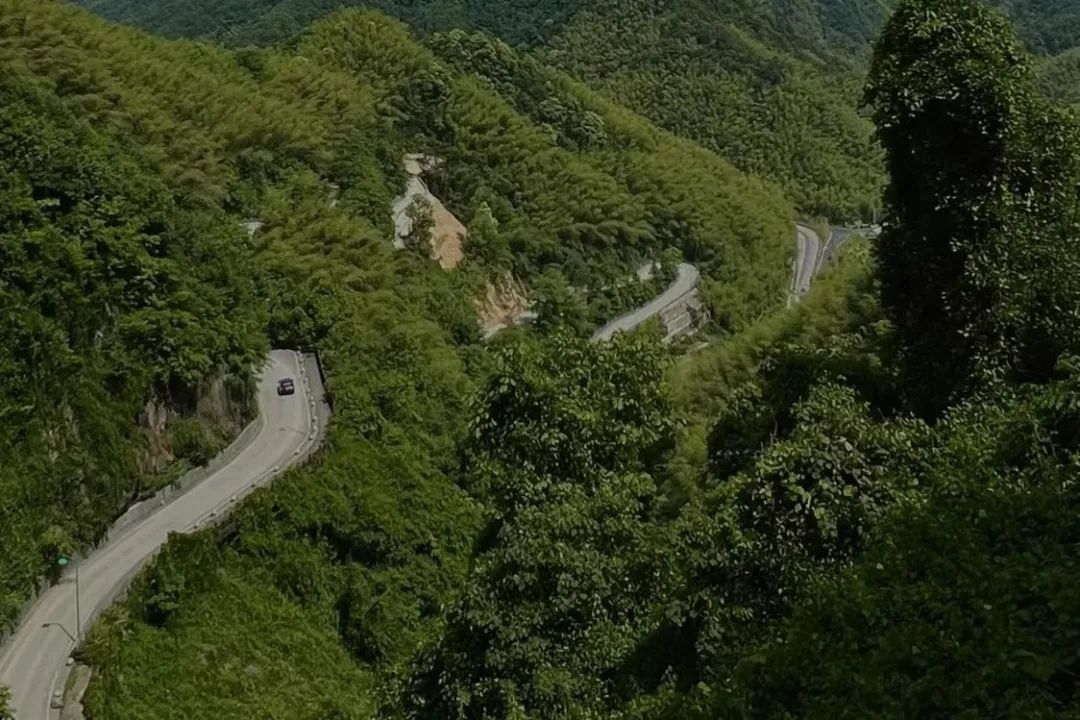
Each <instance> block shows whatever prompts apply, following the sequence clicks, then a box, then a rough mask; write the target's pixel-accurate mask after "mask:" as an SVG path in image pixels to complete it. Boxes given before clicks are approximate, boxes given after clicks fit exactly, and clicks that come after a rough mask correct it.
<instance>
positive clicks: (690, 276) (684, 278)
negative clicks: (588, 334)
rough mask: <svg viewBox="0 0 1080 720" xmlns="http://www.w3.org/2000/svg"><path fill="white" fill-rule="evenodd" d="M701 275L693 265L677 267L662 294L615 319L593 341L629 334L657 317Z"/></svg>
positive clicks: (598, 331)
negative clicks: (672, 278) (673, 277)
mask: <svg viewBox="0 0 1080 720" xmlns="http://www.w3.org/2000/svg"><path fill="white" fill-rule="evenodd" d="M700 277H701V273H699V272H698V269H697V268H696V267H694V266H693V265H690V264H688V263H682V264H681V265H679V275H678V277H676V278H675V282H673V283H672V284H671V287H669V288H668V289H667V290H665V291H664V292H662V293H660V294H659V295H657V296H656V297H655V298H653V299H652V300H650V301H649V302H647V303H646V304H644V305H642V306H641V307H639V308H638V309H637V310H634V311H632V312H629V313H627V314H625V315H622V316H620V317H617V318H615V319H614V320H612V321H611V322H609V323H608V324H607V325H605V326H604V327H602V328H600V329H599V330H597V331H596V333H595V334H594V335H593V336H592V339H593V340H594V341H597V340H605V341H606V340H610V339H611V338H612V337H614V336H615V333H617V332H630V331H631V330H633V329H634V328H636V327H637V326H639V325H641V324H642V323H643V322H645V321H646V320H648V319H649V318H651V317H654V316H656V315H659V314H660V313H661V311H663V310H664V308H666V307H667V306H669V305H671V304H672V303H673V302H675V301H676V300H678V299H679V298H681V297H682V296H683V295H685V294H686V293H688V292H690V291H691V290H693V289H694V287H696V286H697V284H698V278H700Z"/></svg>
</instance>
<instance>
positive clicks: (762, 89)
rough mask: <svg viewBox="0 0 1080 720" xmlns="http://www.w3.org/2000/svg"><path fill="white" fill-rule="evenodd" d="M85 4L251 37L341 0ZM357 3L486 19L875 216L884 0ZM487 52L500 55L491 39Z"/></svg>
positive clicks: (854, 211)
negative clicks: (867, 69)
mask: <svg viewBox="0 0 1080 720" xmlns="http://www.w3.org/2000/svg"><path fill="white" fill-rule="evenodd" d="M83 4H85V5H86V6H88V7H90V8H92V9H94V10H96V11H98V12H101V13H102V14H104V15H105V16H106V17H109V18H112V19H116V20H120V21H124V22H130V23H134V24H137V25H140V26H142V27H145V28H148V29H152V30H155V31H158V32H163V33H165V34H169V35H180V36H188V37H191V36H207V37H213V38H215V39H218V40H220V41H223V42H225V43H226V44H230V45H243V44H247V43H256V44H266V43H272V42H276V41H281V40H283V39H285V38H288V37H290V36H292V35H294V34H296V33H299V32H300V31H301V30H302V29H303V28H304V27H306V25H307V24H308V23H310V22H311V21H312V20H314V19H315V18H317V17H319V16H321V15H323V14H325V13H327V12H328V11H330V10H331V9H334V8H337V7H338V6H340V5H341V4H342V3H341V2H340V1H339V0H335V2H327V1H325V0H285V1H284V2H276V1H274V0H264V1H263V2H252V1H251V0H231V1H230V2H214V3H200V2H191V1H190V0H184V1H183V2H172V1H169V0H164V1H159V2H132V1H131V0H88V1H87V2H84V3H83ZM346 4H349V5H363V6H369V7H375V8H378V9H380V10H384V11H386V12H388V13H391V14H394V15H396V16H398V17H400V18H402V19H404V20H406V21H407V22H409V23H410V24H411V25H412V26H413V27H414V28H416V29H417V30H419V31H421V32H423V33H428V32H432V31H435V32H439V31H445V30H449V29H452V28H455V29H463V30H466V31H471V30H474V29H481V30H484V31H486V32H487V33H491V34H493V35H495V36H497V37H499V38H502V39H504V40H505V41H507V42H509V43H511V44H512V45H518V46H527V47H531V48H534V50H535V55H536V56H537V57H539V58H541V59H542V60H543V61H544V62H546V63H548V64H550V65H552V66H554V67H558V68H560V69H562V70H564V71H566V72H568V73H569V74H571V75H572V76H574V77H576V78H577V79H579V80H582V81H585V82H586V83H587V84H589V85H591V86H593V87H594V88H595V89H598V90H601V91H603V92H605V93H607V94H608V96H610V97H611V98H613V99H615V100H617V101H619V102H621V103H623V104H625V105H626V106H628V107H630V108H631V109H633V110H636V111H638V112H640V113H642V114H643V115H645V116H646V117H648V118H650V119H651V120H653V121H654V122H656V123H657V124H659V125H660V126H662V127H664V128H666V129H668V130H671V131H673V132H675V133H677V134H679V135H681V136H683V137H687V138H691V139H693V140H696V141H697V142H699V143H700V144H702V145H704V146H705V147H708V148H710V149H712V150H714V151H716V152H718V153H720V154H721V155H723V156H724V157H726V158H728V159H729V160H731V161H732V162H734V163H735V164H736V165H737V166H738V167H739V168H741V169H743V170H745V171H747V172H751V173H753V174H758V175H762V176H764V177H767V178H769V179H771V180H773V181H775V182H778V183H780V184H782V185H783V186H784V188H785V190H786V191H787V192H788V196H789V197H790V198H791V200H792V201H793V202H794V203H795V205H796V206H797V207H799V208H800V209H801V210H803V211H804V212H806V213H808V214H811V215H814V214H826V215H832V216H834V217H836V218H838V219H840V218H851V217H856V216H858V215H865V216H867V217H869V216H870V214H871V212H872V210H873V209H874V208H876V207H877V197H878V191H879V188H880V183H881V179H880V176H881V173H880V165H879V162H878V160H877V157H876V152H875V151H874V149H873V148H872V145H871V142H870V126H869V124H868V123H867V122H866V121H865V120H864V119H862V118H860V117H859V116H858V114H857V113H856V112H855V109H854V105H855V102H854V101H855V99H856V97H857V88H858V72H857V70H856V68H857V67H858V61H857V59H856V58H859V57H861V56H862V55H863V54H865V48H866V43H867V41H868V40H869V39H870V37H871V36H872V34H873V32H874V30H875V29H876V28H877V27H878V26H879V25H880V22H881V20H882V19H883V16H884V13H885V9H884V4H883V3H881V2H879V1H878V0H858V1H857V2H856V1H854V0H847V1H846V2H837V1H835V0H833V1H830V2H826V1H824V0H802V1H800V2H796V3H791V2H781V1H780V0H771V1H770V2H767V3H758V4H753V3H746V2H738V1H736V0H724V1H723V2H703V1H700V0H695V1H694V2H680V3H656V2H655V1H654V0H633V1H632V2H613V1H611V0H545V1H544V2H536V3H526V4H525V5H522V4H521V3H514V2H508V1H507V0H501V1H498V2H490V1H488V2H463V3H445V2H430V1H420V2H416V1H413V2H407V1H405V2H403V1H400V0H371V1H368V0H354V1H353V2H348V3H346ZM210 6H212V7H210ZM488 42H490V41H488ZM472 43H473V47H472V48H471V50H472V51H473V52H471V53H470V57H468V58H459V59H462V60H465V61H466V63H465V64H466V66H468V61H471V60H474V59H478V58H477V55H476V52H475V51H477V50H478V48H477V47H476V46H477V44H483V41H479V40H475V39H474V40H473V41H472ZM439 44H440V45H442V47H443V48H445V47H446V45H445V43H439ZM479 51H480V52H482V53H487V54H488V57H487V58H486V59H490V60H499V59H498V58H496V57H495V56H494V55H492V53H493V50H492V49H490V48H489V49H483V48H479ZM494 53H495V54H496V55H497V54H504V50H500V49H496V50H494ZM500 62H501V64H503V65H504V69H505V64H506V63H505V62H502V61H501V60H500ZM541 109H542V110H544V111H545V112H547V113H548V114H549V115H550V114H552V112H557V109H555V108H550V107H546V106H542V108H541ZM586 132H588V130H587V129H586Z"/></svg>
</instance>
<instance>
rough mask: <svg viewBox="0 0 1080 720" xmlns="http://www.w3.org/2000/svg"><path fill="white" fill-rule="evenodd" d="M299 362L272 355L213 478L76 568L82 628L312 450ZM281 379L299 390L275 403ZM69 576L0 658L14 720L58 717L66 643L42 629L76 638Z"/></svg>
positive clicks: (310, 412)
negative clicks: (180, 545)
mask: <svg viewBox="0 0 1080 720" xmlns="http://www.w3.org/2000/svg"><path fill="white" fill-rule="evenodd" d="M300 362H301V359H300V356H298V355H297V354H296V353H294V352H291V351H282V350H275V351H274V352H273V353H271V356H270V359H269V361H268V366H267V368H266V370H265V371H264V373H263V375H262V378H261V379H260V382H259V398H258V400H259V413H260V420H257V421H256V422H259V423H261V426H260V427H259V430H258V432H257V433H256V434H254V435H252V436H249V439H248V441H247V442H246V443H245V444H244V445H243V447H239V448H237V447H233V448H231V451H232V452H231V453H230V454H231V455H232V459H231V460H228V461H227V462H225V464H224V465H223V466H222V467H220V468H219V469H218V470H217V471H216V472H214V473H213V474H212V475H210V476H208V477H207V478H206V479H205V480H203V481H202V482H201V483H199V484H197V485H195V486H194V487H193V488H191V489H190V490H189V491H188V492H185V493H183V494H181V495H179V496H178V497H176V499H175V500H173V501H172V502H170V503H169V504H167V505H165V506H164V507H162V508H161V509H159V510H158V511H156V512H155V513H154V514H152V515H150V516H148V517H146V518H145V519H143V520H142V521H140V522H137V523H134V524H132V525H129V526H125V527H123V528H121V529H119V530H118V531H117V532H116V536H115V537H110V538H109V540H108V541H107V542H106V544H105V545H103V546H102V547H100V548H99V549H98V550H96V551H95V552H94V553H93V554H91V555H90V556H89V557H88V558H86V559H85V560H83V561H82V562H81V563H79V579H80V589H81V610H82V620H83V628H84V630H85V628H86V626H88V625H89V624H90V623H91V622H92V621H93V619H94V618H95V617H96V616H97V614H98V613H99V612H100V611H101V610H103V609H104V608H105V607H107V606H108V605H109V604H110V603H111V602H112V601H113V599H114V598H115V597H116V595H117V593H119V592H120V591H121V590H122V589H123V588H124V587H125V585H126V583H127V581H128V580H129V579H130V578H131V576H132V575H133V574H134V573H135V572H136V571H137V570H138V569H139V568H140V567H141V566H142V565H143V564H144V563H145V562H146V561H147V559H149V558H150V556H152V555H153V554H154V552H155V551H156V550H157V549H158V548H159V547H161V545H162V544H163V543H164V542H165V540H166V539H167V537H168V535H169V533H172V532H185V531H190V530H191V529H192V525H193V524H194V523H196V522H199V523H200V524H201V522H205V519H206V518H208V517H209V515H210V513H216V514H220V513H221V512H222V510H225V509H226V508H227V507H229V506H231V502H232V501H233V500H234V499H236V498H238V497H240V496H242V495H244V494H246V492H250V491H251V490H252V489H253V487H254V485H256V484H257V485H262V484H266V483H267V482H269V481H270V480H271V479H272V477H273V476H274V475H275V474H276V473H277V472H280V470H281V469H284V468H285V467H286V466H288V465H289V464H291V463H293V462H295V461H297V460H299V459H301V458H303V457H304V454H305V452H306V451H307V450H309V449H310V448H311V447H313V446H314V445H315V444H317V442H318V438H319V430H320V428H319V427H318V422H317V420H316V419H315V417H316V416H315V413H314V408H315V407H316V405H315V404H314V403H312V402H311V401H312V399H315V400H316V401H318V400H321V398H312V397H311V391H310V390H309V389H308V385H307V383H306V382H304V381H303V378H305V375H304V374H301V372H300ZM285 377H292V378H296V380H297V382H296V388H297V392H296V394H295V395H293V396H287V397H278V396H277V392H276V387H277V381H278V380H279V379H281V378H285ZM306 377H309V378H310V381H311V384H312V386H313V387H315V388H321V385H319V379H318V377H310V373H307V374H306ZM320 394H321V392H320ZM227 452H229V451H227ZM275 468H276V469H277V470H275ZM73 578H74V574H73V573H69V575H68V577H65V579H64V580H63V581H61V582H60V583H59V584H58V585H55V586H53V587H52V588H50V589H49V590H48V591H47V592H45V593H44V594H43V595H41V596H40V597H39V598H38V600H37V602H36V603H35V604H34V605H33V607H32V609H31V610H30V611H29V613H28V615H27V616H26V617H25V619H24V620H23V623H22V625H21V627H20V628H19V629H18V631H17V632H16V634H15V635H14V636H12V638H11V640H10V641H9V642H8V643H7V645H6V647H5V648H4V649H3V653H2V655H0V684H3V685H7V686H9V687H10V688H11V691H12V696H13V700H14V707H15V709H16V711H17V715H16V717H18V718H19V720H52V719H54V718H56V717H59V711H58V710H52V709H50V707H49V705H50V699H51V695H52V693H53V690H54V683H55V682H56V681H57V679H58V678H59V677H60V675H61V671H62V670H64V668H65V662H66V661H67V658H68V655H69V654H70V653H71V650H72V643H71V640H69V639H68V637H67V635H65V633H64V631H63V630H61V629H60V628H58V627H43V625H44V624H45V623H52V622H57V623H62V624H63V625H64V626H65V627H66V628H67V629H68V630H69V631H70V632H72V633H74V632H75V607H76V605H75V595H74V592H75V584H74V579H73Z"/></svg>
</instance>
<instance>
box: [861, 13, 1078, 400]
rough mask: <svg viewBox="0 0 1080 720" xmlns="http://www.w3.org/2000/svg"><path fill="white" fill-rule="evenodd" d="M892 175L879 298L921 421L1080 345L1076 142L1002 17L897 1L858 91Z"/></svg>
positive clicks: (1036, 375)
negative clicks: (897, 339) (900, 344)
mask: <svg viewBox="0 0 1080 720" xmlns="http://www.w3.org/2000/svg"><path fill="white" fill-rule="evenodd" d="M866 100H867V102H868V103H870V104H871V105H872V106H873V107H874V119H875V122H876V124H877V127H878V136H879V138H880V140H881V142H882V144H883V145H884V147H885V152H886V162H887V167H888V171H889V176H890V184H889V187H888V191H887V197H886V203H887V206H888V219H887V221H886V227H885V231H884V233H883V234H882V236H881V238H880V240H879V242H878V244H877V256H878V260H879V263H880V266H881V268H880V270H881V283H882V300H883V304H884V306H885V308H886V310H887V311H888V313H889V314H890V315H891V317H892V319H893V321H894V322H895V323H896V326H897V328H898V330H899V333H900V336H901V338H902V340H903V341H904V343H905V345H906V347H907V352H908V363H907V365H908V367H907V370H908V372H909V374H910V376H911V379H912V380H915V381H916V382H913V383H912V385H913V386H917V387H918V388H919V392H918V393H917V396H918V397H917V398H916V404H917V405H918V406H919V408H920V409H921V410H923V411H925V412H928V413H934V412H937V411H940V410H941V409H942V408H944V407H945V406H946V404H947V403H948V401H950V400H951V399H955V398H956V397H957V396H958V395H961V394H963V393H964V392H966V391H968V390H970V389H971V388H972V386H975V385H979V384H982V383H985V382H986V381H988V380H995V379H1002V378H1006V377H1011V378H1013V379H1020V380H1025V379H1040V378H1045V377H1047V376H1048V375H1049V374H1050V373H1051V372H1052V370H1053V367H1054V364H1055V362H1056V361H1057V359H1058V357H1059V356H1060V355H1061V353H1062V352H1064V351H1065V350H1067V349H1068V348H1073V347H1076V346H1077V342H1078V340H1080V245H1078V242H1080V227H1078V223H1077V198H1076V186H1077V180H1078V178H1080V166H1078V160H1077V158H1078V153H1077V150H1078V148H1080V141H1078V138H1080V135H1078V131H1077V125H1076V123H1075V122H1074V121H1073V120H1072V119H1071V118H1070V117H1068V116H1066V115H1065V114H1064V111H1062V110H1060V109H1058V108H1055V107H1053V106H1051V105H1049V104H1048V103H1047V102H1046V101H1044V100H1042V99H1041V98H1040V97H1039V96H1038V94H1037V93H1036V91H1035V87H1034V81H1033V74H1032V70H1031V67H1030V64H1029V61H1028V58H1027V56H1026V55H1025V53H1024V51H1023V50H1022V49H1021V47H1020V45H1019V43H1018V42H1017V40H1016V38H1015V36H1014V35H1013V32H1012V30H1011V28H1010V27H1009V24H1008V22H1007V21H1006V19H1005V17H1004V16H1002V15H1000V14H999V13H997V12H996V11H993V10H990V9H988V8H986V7H984V6H983V5H982V4H981V3H978V2H975V1H974V0H905V1H904V2H902V3H901V4H900V6H899V8H898V9H897V12H896V14H895V15H894V17H893V18H892V20H891V21H890V22H889V24H888V26H887V28H886V30H885V32H884V34H883V35H882V36H881V38H880V40H879V42H878V45H877V49H876V54H875V58H874V61H873V66H872V69H871V73H870V78H869V83H868V86H867V91H866Z"/></svg>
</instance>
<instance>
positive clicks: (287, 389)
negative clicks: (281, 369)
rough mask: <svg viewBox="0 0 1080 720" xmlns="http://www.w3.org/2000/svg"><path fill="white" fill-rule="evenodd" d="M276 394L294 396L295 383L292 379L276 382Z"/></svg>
mask: <svg viewBox="0 0 1080 720" xmlns="http://www.w3.org/2000/svg"><path fill="white" fill-rule="evenodd" d="M277 394H278V395H295V394H296V383H294V382H293V379H292V378H285V379H284V380H278V384H277Z"/></svg>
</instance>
